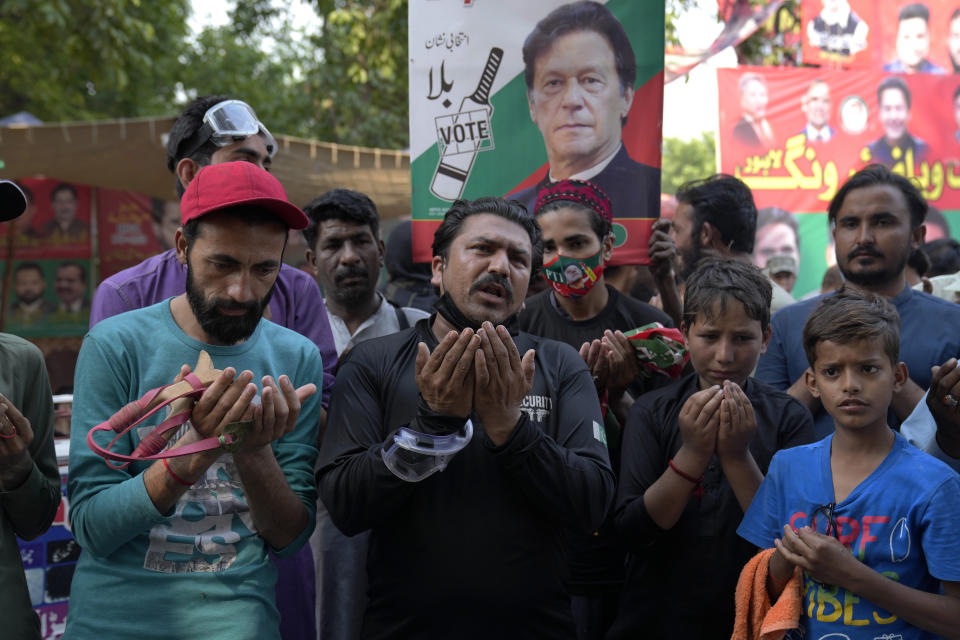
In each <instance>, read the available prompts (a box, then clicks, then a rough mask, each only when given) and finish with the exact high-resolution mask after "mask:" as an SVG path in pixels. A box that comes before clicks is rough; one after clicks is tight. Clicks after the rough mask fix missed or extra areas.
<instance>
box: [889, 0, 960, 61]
mask: <svg viewBox="0 0 960 640" xmlns="http://www.w3.org/2000/svg"><path fill="white" fill-rule="evenodd" d="M876 5H877V17H878V18H879V28H878V31H877V37H878V38H879V42H880V53H881V57H880V61H879V63H880V64H879V65H877V66H878V67H879V68H881V69H882V70H883V71H887V72H890V73H932V74H938V75H943V74H948V73H956V72H957V70H958V69H960V20H957V19H956V18H957V17H958V16H960V3H958V2H956V0H924V1H923V2H916V1H915V0H914V1H910V0H892V1H891V0H885V1H884V2H877V3H876ZM954 23H956V24H954ZM954 60H956V63H954V62H953V61H954Z"/></svg>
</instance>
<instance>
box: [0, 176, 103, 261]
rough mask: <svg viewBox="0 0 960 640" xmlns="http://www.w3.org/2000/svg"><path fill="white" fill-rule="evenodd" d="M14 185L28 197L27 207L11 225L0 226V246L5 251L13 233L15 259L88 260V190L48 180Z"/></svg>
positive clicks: (89, 229)
mask: <svg viewBox="0 0 960 640" xmlns="http://www.w3.org/2000/svg"><path fill="white" fill-rule="evenodd" d="M16 182H17V184H18V185H19V186H20V188H21V189H22V190H23V194H24V195H25V196H26V198H27V208H26V210H25V211H24V212H23V214H22V215H21V216H20V217H19V218H17V219H16V220H15V221H13V222H12V223H10V222H8V223H5V224H3V225H0V246H2V247H3V248H4V249H6V247H7V246H8V242H9V241H10V238H9V234H10V233H11V230H12V233H13V234H14V237H13V255H14V257H15V258H20V259H46V258H64V259H66V258H70V259H86V260H89V258H90V256H91V244H90V243H91V239H92V236H91V217H92V214H91V193H90V187H87V186H84V185H78V184H71V183H69V182H62V181H60V180H51V179H47V178H24V179H22V180H17V181H16ZM3 255H4V256H5V255H6V253H4V254H3Z"/></svg>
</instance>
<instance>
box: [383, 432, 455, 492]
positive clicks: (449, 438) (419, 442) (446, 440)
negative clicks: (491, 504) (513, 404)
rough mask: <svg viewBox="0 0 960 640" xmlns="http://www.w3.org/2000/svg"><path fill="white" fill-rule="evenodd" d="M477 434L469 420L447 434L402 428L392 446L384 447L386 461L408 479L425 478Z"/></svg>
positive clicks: (440, 468) (445, 462)
mask: <svg viewBox="0 0 960 640" xmlns="http://www.w3.org/2000/svg"><path fill="white" fill-rule="evenodd" d="M472 437H473V422H471V421H470V420H467V422H466V424H464V425H463V428H462V429H461V430H460V431H459V432H457V433H453V434H450V435H445V436H435V435H430V434H427V433H420V432H418V431H413V430H411V429H408V428H407V427H401V428H400V429H399V430H398V431H397V434H396V435H395V436H393V443H392V444H391V445H390V447H389V448H386V449H384V451H383V453H382V456H383V463H384V464H385V465H387V469H390V471H391V473H393V475H395V476H397V477H398V478H400V479H401V480H406V481H407V482H420V481H421V480H423V479H425V478H427V477H429V476H431V475H433V474H434V473H437V472H438V471H443V470H444V469H446V468H447V465H448V464H450V461H451V460H452V459H453V457H454V456H455V455H456V454H457V453H459V452H460V451H461V450H462V449H463V448H464V447H466V446H467V444H468V443H469V442H470V439H471V438H472Z"/></svg>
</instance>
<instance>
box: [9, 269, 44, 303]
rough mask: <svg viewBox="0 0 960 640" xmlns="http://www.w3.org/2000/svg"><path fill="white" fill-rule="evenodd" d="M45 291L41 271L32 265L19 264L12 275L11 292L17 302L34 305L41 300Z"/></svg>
mask: <svg viewBox="0 0 960 640" xmlns="http://www.w3.org/2000/svg"><path fill="white" fill-rule="evenodd" d="M46 290H47V281H46V280H45V279H44V277H43V269H42V268H41V267H40V266H39V265H37V264H33V263H21V264H20V265H18V266H17V268H16V270H15V272H14V275H13V291H14V293H15V294H16V296H17V302H18V303H22V304H25V305H31V304H34V303H35V302H36V301H37V300H40V299H41V298H43V294H44V292H45V291H46Z"/></svg>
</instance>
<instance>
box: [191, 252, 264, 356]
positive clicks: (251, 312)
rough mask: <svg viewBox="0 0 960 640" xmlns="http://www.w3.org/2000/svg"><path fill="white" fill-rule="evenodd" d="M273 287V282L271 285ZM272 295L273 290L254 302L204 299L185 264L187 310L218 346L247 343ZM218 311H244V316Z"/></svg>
mask: <svg viewBox="0 0 960 640" xmlns="http://www.w3.org/2000/svg"><path fill="white" fill-rule="evenodd" d="M274 284H276V283H274ZM272 295H273V287H272V286H271V287H270V291H268V292H267V295H266V296H264V297H263V299H262V300H259V301H256V302H248V303H241V302H236V301H234V300H230V299H227V298H212V299H209V300H208V299H207V298H206V297H204V295H203V291H201V290H200V289H199V288H197V286H196V283H195V282H194V281H193V269H192V268H191V267H190V263H189V262H187V301H188V302H189V303H190V309H191V311H193V315H194V317H196V319H197V322H198V323H199V324H200V328H201V329H203V331H204V333H206V334H207V335H208V336H209V337H210V338H211V339H212V340H214V341H216V343H217V344H223V345H232V344H237V343H238V342H241V341H243V340H246V339H247V338H249V337H250V336H252V335H253V332H254V331H256V329H257V324H259V323H260V318H261V317H263V310H264V309H266V308H267V305H268V304H269V303H270V296H272ZM220 309H229V310H238V309H243V310H245V311H246V313H244V314H243V315H237V316H230V315H225V314H223V313H221V312H220Z"/></svg>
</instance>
